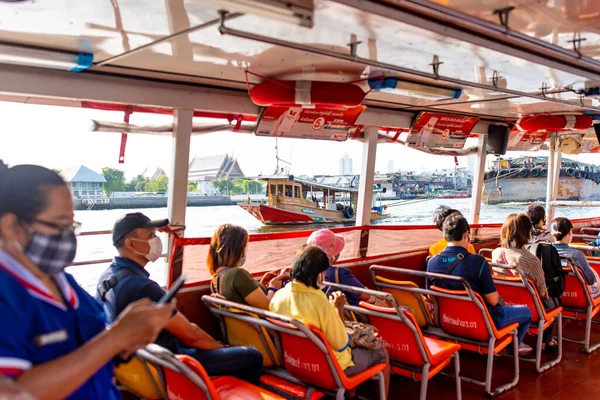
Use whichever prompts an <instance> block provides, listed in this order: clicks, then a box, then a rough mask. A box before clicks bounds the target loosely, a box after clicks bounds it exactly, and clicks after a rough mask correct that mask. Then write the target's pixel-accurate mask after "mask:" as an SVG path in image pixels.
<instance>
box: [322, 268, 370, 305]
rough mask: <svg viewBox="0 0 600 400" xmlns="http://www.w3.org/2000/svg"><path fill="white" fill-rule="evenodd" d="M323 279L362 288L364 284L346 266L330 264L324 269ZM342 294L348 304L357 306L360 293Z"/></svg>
mask: <svg viewBox="0 0 600 400" xmlns="http://www.w3.org/2000/svg"><path fill="white" fill-rule="evenodd" d="M336 270H337V271H338V277H339V279H335V272H336ZM325 280H326V281H327V282H335V283H339V284H340V285H347V286H354V287H358V288H363V289H364V285H363V284H362V283H360V281H359V280H358V279H356V277H355V276H354V275H353V274H352V272H350V270H349V269H348V268H342V267H335V266H333V265H332V266H330V267H329V268H327V271H325ZM344 295H346V300H348V304H350V305H353V306H357V305H358V303H359V302H360V293H352V292H344Z"/></svg>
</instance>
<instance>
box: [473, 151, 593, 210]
mask: <svg viewBox="0 0 600 400" xmlns="http://www.w3.org/2000/svg"><path fill="white" fill-rule="evenodd" d="M547 177H548V157H518V158H509V159H498V160H496V161H495V163H494V166H493V167H492V169H490V170H489V171H487V172H486V174H485V185H484V189H483V197H482V202H483V203H484V204H498V203H510V202H532V201H539V200H543V199H545V198H546V186H547ZM558 200H578V201H591V200H600V167H599V166H595V165H591V164H585V163H581V162H577V161H573V160H570V159H562V162H561V169H560V178H559V180H558Z"/></svg>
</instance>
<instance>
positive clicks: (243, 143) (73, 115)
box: [0, 102, 598, 179]
mask: <svg viewBox="0 0 600 400" xmlns="http://www.w3.org/2000/svg"><path fill="white" fill-rule="evenodd" d="M93 119H96V120H102V121H115V122H122V119H123V114H122V113H120V112H112V111H98V110H89V109H80V108H70V107H55V106H42V105H32V104H21V103H9V102H0V159H2V160H4V161H5V162H6V163H8V164H9V165H16V164H39V165H43V166H45V167H48V168H57V169H66V168H68V167H72V166H76V165H80V164H83V165H85V166H87V167H88V168H91V169H92V170H94V171H96V172H100V171H101V170H102V168H103V167H113V168H118V169H121V170H123V171H125V176H126V178H127V179H131V178H133V177H134V176H135V175H137V174H140V173H142V172H143V171H144V170H145V169H146V168H151V169H155V168H156V167H157V166H160V167H161V168H163V169H164V170H165V172H167V174H168V173H169V172H170V169H171V145H172V140H171V138H170V137H163V136H156V135H140V134H130V135H128V141H127V149H126V153H125V163H124V164H119V163H118V158H119V147H120V141H121V134H120V133H105V132H90V131H89V125H90V121H91V120H93ZM171 121H172V118H171V116H166V115H150V114H133V115H132V116H131V120H130V122H131V123H133V124H165V125H166V124H170V123H171ZM278 142H279V157H280V158H282V159H284V160H286V161H289V162H291V163H292V166H291V169H290V173H292V174H296V175H309V176H313V175H319V174H327V175H337V174H338V173H339V160H340V158H341V157H343V156H344V154H345V153H348V155H349V156H350V157H351V158H352V159H353V172H354V173H355V174H358V173H360V166H361V160H362V150H363V146H362V143H360V142H358V141H353V140H348V141H346V142H331V141H320V140H301V139H279V141H278ZM225 153H227V154H229V155H230V156H233V157H235V158H237V159H238V162H239V164H240V167H241V168H242V171H243V172H244V174H245V175H246V176H257V175H260V174H271V173H273V172H274V171H275V165H276V161H275V139H273V138H265V137H257V136H254V135H251V134H242V133H232V132H218V133H210V134H203V135H197V136H194V137H192V141H191V151H190V156H191V157H203V156H212V155H218V154H225ZM574 158H576V159H577V158H579V159H580V160H581V161H585V162H595V163H598V160H597V158H598V157H597V155H581V156H579V157H574ZM390 160H391V161H393V165H394V169H395V170H402V171H424V170H435V169H442V168H454V160H453V158H452V157H444V156H433V155H428V154H425V153H422V152H420V151H417V150H413V149H409V148H406V147H404V146H402V145H399V144H380V145H378V147H377V161H376V171H379V172H381V173H386V172H388V171H387V170H388V163H389V161H390ZM460 162H461V166H465V167H467V166H468V164H469V162H468V160H467V158H466V157H463V158H461V160H460ZM470 164H471V165H473V160H471V163H470Z"/></svg>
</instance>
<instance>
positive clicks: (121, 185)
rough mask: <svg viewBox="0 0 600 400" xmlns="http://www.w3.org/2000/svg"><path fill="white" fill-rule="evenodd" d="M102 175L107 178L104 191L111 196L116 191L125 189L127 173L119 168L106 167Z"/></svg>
mask: <svg viewBox="0 0 600 400" xmlns="http://www.w3.org/2000/svg"><path fill="white" fill-rule="evenodd" d="M102 176H103V177H104V179H106V183H105V184H104V193H106V195H107V196H110V195H111V194H113V193H114V192H124V191H125V173H124V172H123V171H121V170H119V169H115V168H110V167H104V168H102Z"/></svg>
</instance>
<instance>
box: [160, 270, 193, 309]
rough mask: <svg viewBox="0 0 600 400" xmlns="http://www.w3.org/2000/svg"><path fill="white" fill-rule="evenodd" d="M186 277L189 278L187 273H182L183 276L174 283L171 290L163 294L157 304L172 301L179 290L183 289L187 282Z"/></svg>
mask: <svg viewBox="0 0 600 400" xmlns="http://www.w3.org/2000/svg"><path fill="white" fill-rule="evenodd" d="M186 279H187V274H181V276H180V277H179V278H177V280H176V281H175V282H174V283H173V285H172V286H171V289H169V291H168V292H167V293H165V294H164V295H163V297H161V298H160V300H158V303H156V304H166V303H168V302H170V301H171V300H173V298H174V297H175V295H176V294H177V292H179V289H181V287H182V286H183V284H184V283H185V280H186Z"/></svg>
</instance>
